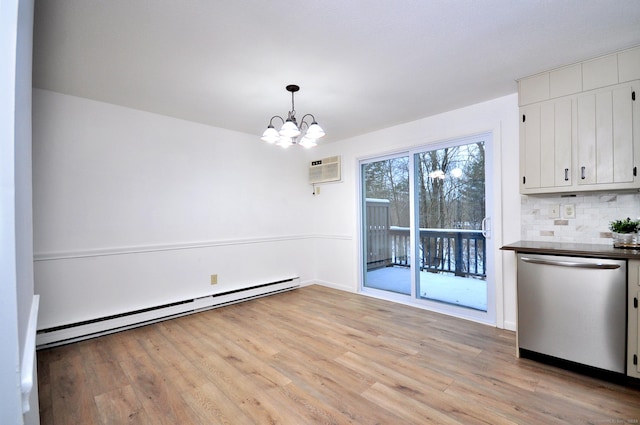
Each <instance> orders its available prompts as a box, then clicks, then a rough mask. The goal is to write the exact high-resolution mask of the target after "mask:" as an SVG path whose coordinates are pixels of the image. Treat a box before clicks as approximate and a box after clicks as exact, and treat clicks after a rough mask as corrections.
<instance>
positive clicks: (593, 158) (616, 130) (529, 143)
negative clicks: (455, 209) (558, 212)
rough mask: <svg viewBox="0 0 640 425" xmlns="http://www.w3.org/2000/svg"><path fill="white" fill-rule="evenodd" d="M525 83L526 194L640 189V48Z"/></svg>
mask: <svg viewBox="0 0 640 425" xmlns="http://www.w3.org/2000/svg"><path fill="white" fill-rule="evenodd" d="M518 85H519V104H520V106H521V107H520V174H521V176H520V179H521V180H520V191H521V193H523V194H537V193H562V192H576V191H597V190H622V189H640V177H639V176H638V175H637V174H638V166H639V165H640V108H639V107H638V105H637V101H636V100H635V97H636V92H638V93H640V46H639V47H636V48H634V49H629V50H626V51H623V52H619V53H615V54H612V55H608V56H604V57H601V58H597V59H593V60H590V61H587V62H583V63H579V64H574V65H570V66H566V67H562V68H558V69H555V70H552V71H549V72H544V73H541V74H537V75H534V76H532V77H528V78H524V79H522V80H520V81H518Z"/></svg>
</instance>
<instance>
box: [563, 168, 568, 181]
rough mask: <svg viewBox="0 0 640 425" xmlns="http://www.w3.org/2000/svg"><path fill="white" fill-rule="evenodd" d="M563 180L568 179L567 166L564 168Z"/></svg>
mask: <svg viewBox="0 0 640 425" xmlns="http://www.w3.org/2000/svg"><path fill="white" fill-rule="evenodd" d="M564 181H566V182H568V181H569V169H568V168H565V169H564Z"/></svg>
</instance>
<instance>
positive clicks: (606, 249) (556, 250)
mask: <svg viewBox="0 0 640 425" xmlns="http://www.w3.org/2000/svg"><path fill="white" fill-rule="evenodd" d="M500 249H502V250H507V251H515V252H528V253H532V254H533V253H535V254H551V255H573V256H578V257H597V258H622V259H627V260H640V249H622V248H614V247H613V243H612V244H611V245H605V244H586V243H564V242H532V241H518V242H515V243H512V244H508V245H504V246H503V247H502V248H500Z"/></svg>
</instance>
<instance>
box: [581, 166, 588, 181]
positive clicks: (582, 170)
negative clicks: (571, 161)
mask: <svg viewBox="0 0 640 425" xmlns="http://www.w3.org/2000/svg"><path fill="white" fill-rule="evenodd" d="M585 168H587V167H580V178H581V179H582V180H584V179H586V178H587V176H586V175H585Z"/></svg>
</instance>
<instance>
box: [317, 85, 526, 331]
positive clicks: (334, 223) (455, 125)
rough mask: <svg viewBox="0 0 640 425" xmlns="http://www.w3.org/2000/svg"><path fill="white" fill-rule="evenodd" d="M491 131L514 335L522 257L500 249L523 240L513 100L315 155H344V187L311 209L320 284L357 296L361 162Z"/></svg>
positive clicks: (505, 316) (501, 257)
mask: <svg viewBox="0 0 640 425" xmlns="http://www.w3.org/2000/svg"><path fill="white" fill-rule="evenodd" d="M486 132H492V133H493V142H494V157H493V163H494V170H493V180H494V188H493V190H494V194H495V205H494V211H492V212H491V216H492V219H493V238H494V244H495V247H496V248H495V250H496V252H495V254H496V259H497V260H496V265H495V266H496V290H497V294H496V300H497V312H496V316H497V324H498V326H500V327H506V328H508V329H515V322H516V312H515V305H516V299H515V257H514V256H513V254H512V253H510V252H509V253H503V252H502V251H499V248H500V246H502V245H504V244H506V243H511V242H515V241H517V240H519V239H520V195H519V193H518V181H517V180H518V175H519V174H518V105H517V95H515V94H513V95H510V96H505V97H502V98H499V99H495V100H492V101H489V102H484V103H480V104H477V105H472V106H469V107H466V108H462V109H458V110H455V111H451V112H447V113H444V114H440V115H436V116H433V117H428V118H425V119H422V120H419V121H414V122H411V123H407V124H403V125H400V126H396V127H393V128H387V129H384V130H381V131H377V132H374V133H370V134H366V135H363V136H359V137H355V138H352V139H348V140H343V141H340V142H338V143H332V144H327V145H324V146H321V147H319V148H318V150H316V151H314V155H315V157H318V158H322V157H327V156H331V155H341V156H342V161H343V162H342V165H343V169H342V172H343V181H342V182H341V183H337V184H327V185H323V186H322V188H321V194H320V195H319V196H316V197H315V198H314V199H313V201H312V203H313V205H314V207H313V210H314V213H315V220H316V233H317V240H316V249H317V254H316V258H317V267H316V270H317V273H318V280H319V281H320V282H322V283H323V284H325V285H327V286H332V287H337V288H341V289H344V290H348V291H357V290H358V285H359V282H358V279H359V270H358V268H359V258H360V253H359V242H358V238H359V229H358V223H359V220H358V202H359V194H358V162H359V160H360V159H363V158H367V157H375V156H380V155H383V154H387V153H393V152H399V151H402V150H405V149H408V148H411V147H418V146H423V145H427V144H430V143H435V142H441V141H445V140H449V139H454V138H458V137H463V136H468V135H473V134H480V133H486Z"/></svg>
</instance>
